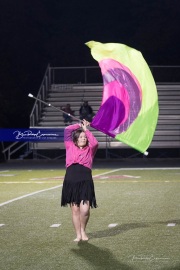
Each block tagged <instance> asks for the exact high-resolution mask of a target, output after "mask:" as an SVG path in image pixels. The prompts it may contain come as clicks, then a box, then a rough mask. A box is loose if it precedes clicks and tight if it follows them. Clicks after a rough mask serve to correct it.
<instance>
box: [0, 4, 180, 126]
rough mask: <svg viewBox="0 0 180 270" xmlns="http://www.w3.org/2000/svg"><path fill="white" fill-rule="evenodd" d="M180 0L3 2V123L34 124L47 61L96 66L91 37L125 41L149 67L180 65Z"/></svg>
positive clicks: (0, 7)
mask: <svg viewBox="0 0 180 270" xmlns="http://www.w3.org/2000/svg"><path fill="white" fill-rule="evenodd" d="M179 14H180V1H179V0H143V1H141V0H136V1H135V0H123V1H121V0H116V1H109V2H107V1H97V0H96V1H84V0H83V1H82V0H78V1H75V0H73V1H72V0H71V1H70V0H66V1H64V0H0V37H1V41H0V106H1V109H0V127H1V128H13V127H29V115H30V112H31V109H32V106H33V102H34V101H33V100H30V99H29V98H28V97H27V95H28V93H29V92H31V93H33V94H34V95H36V94H37V92H38V89H39V87H40V84H41V81H42V79H43V76H44V72H45V70H46V67H47V65H48V63H50V65H51V66H60V67H62V66H71V67H72V66H96V65H97V62H96V61H95V60H93V58H92V57H91V55H90V50H89V49H88V48H87V47H86V46H85V45H84V43H85V42H87V41H90V40H95V41H99V42H102V43H108V42H117V43H124V44H126V45H128V46H130V47H133V48H135V49H137V50H139V51H141V52H142V54H143V56H144V58H145V59H146V61H147V63H148V64H149V65H180V48H179V37H180V15H179Z"/></svg>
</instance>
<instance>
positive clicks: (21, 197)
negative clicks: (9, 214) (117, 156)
mask: <svg viewBox="0 0 180 270" xmlns="http://www.w3.org/2000/svg"><path fill="white" fill-rule="evenodd" d="M118 170H119V169H117V170H112V171H109V172H106V173H102V174H98V175H97V176H101V175H104V174H107V173H112V172H114V171H118ZM93 177H94V176H93ZM59 187H62V184H61V185H58V186H55V187H52V188H47V189H42V190H39V191H35V192H33V193H29V194H26V195H23V196H20V197H17V198H14V199H12V200H9V201H6V202H3V203H1V204H0V207H1V206H4V205H6V204H9V203H12V202H15V201H18V200H21V199H24V198H27V197H29V196H33V195H35V194H38V193H41V192H44V191H49V190H52V189H56V188H59Z"/></svg>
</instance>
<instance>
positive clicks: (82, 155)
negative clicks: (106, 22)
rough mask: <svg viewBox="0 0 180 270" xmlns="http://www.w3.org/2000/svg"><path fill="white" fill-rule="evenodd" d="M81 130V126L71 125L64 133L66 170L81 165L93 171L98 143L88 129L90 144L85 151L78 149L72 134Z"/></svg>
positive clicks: (86, 132)
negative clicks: (74, 164) (74, 165)
mask: <svg viewBox="0 0 180 270" xmlns="http://www.w3.org/2000/svg"><path fill="white" fill-rule="evenodd" d="M78 128H80V125H79V124H74V125H70V126H68V127H66V128H65V131H64V143H65V147H66V168H67V167H69V166H70V165H72V164H73V163H79V164H81V165H83V166H85V167H88V168H89V169H92V164H93V159H94V156H95V154H96V151H97V148H98V141H97V140H96V138H95V137H94V136H93V134H92V133H91V132H90V131H89V130H88V129H87V130H86V131H85V134H86V137H87V139H88V142H89V144H88V145H87V146H85V147H84V148H83V149H80V148H79V147H77V146H76V145H75V144H74V142H73V139H72V133H73V132H74V131H75V130H76V129H78Z"/></svg>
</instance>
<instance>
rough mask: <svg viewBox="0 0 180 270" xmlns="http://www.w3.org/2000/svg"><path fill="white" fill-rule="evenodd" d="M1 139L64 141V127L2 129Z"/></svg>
mask: <svg viewBox="0 0 180 270" xmlns="http://www.w3.org/2000/svg"><path fill="white" fill-rule="evenodd" d="M0 141H3V142H14V141H23V142H24V141H26V142H63V141H64V128H27V129H21V128H15V129H0Z"/></svg>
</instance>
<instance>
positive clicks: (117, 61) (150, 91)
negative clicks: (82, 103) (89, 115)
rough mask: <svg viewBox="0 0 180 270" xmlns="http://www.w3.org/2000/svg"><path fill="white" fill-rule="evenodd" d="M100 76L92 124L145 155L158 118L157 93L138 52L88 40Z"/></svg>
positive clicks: (148, 71)
mask: <svg viewBox="0 0 180 270" xmlns="http://www.w3.org/2000/svg"><path fill="white" fill-rule="evenodd" d="M86 45H87V46H88V47H89V48H90V49H91V54H92V56H93V58H94V59H95V60H96V61H98V63H99V66H100V68H101V73H102V78H103V85H104V88H103V96H102V102H101V106H100V108H99V110H98V112H97V114H96V115H95V116H94V118H93V121H92V122H91V126H92V127H93V128H95V129H97V130H100V131H102V132H103V133H105V134H107V135H109V136H111V137H113V138H115V139H117V140H119V141H121V142H123V143H125V144H127V145H129V146H131V147H133V148H135V149H136V150H138V151H140V152H141V153H144V154H147V152H146V150H147V149H148V147H149V145H150V144H151V141H152V139H153V135H154V132H155V129H156V125H157V120H158V113H159V108H158V95H157V89H156V85H155V82H154V79H153V76H152V74H151V71H150V69H149V67H148V65H147V63H146V61H145V59H144V58H143V56H142V54H141V52H139V51H137V50H136V49H133V48H131V47H128V46H126V45H124V44H118V43H106V44H103V43H100V42H96V41H89V42H87V43H86Z"/></svg>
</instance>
